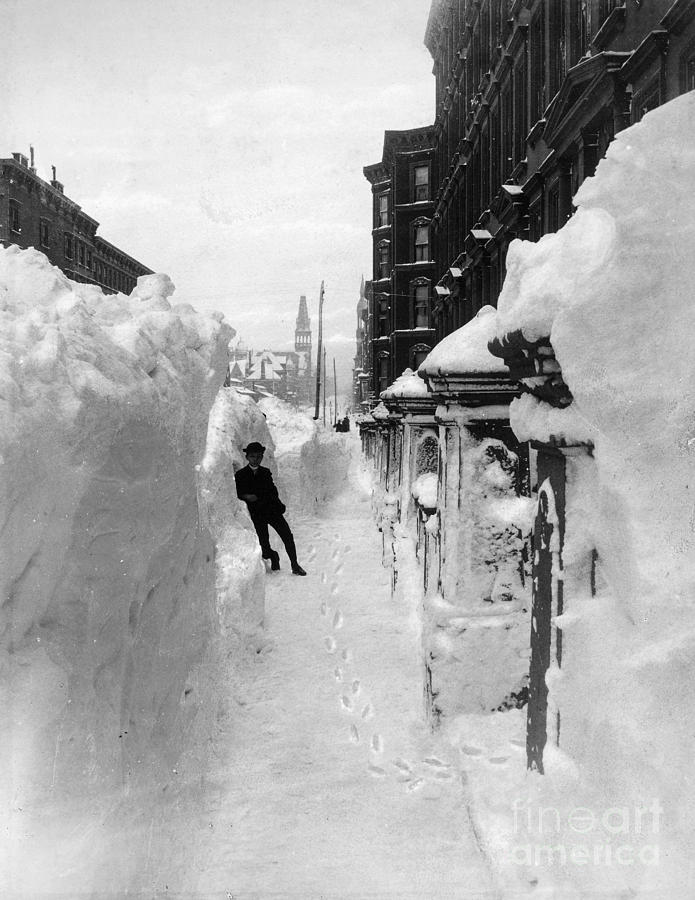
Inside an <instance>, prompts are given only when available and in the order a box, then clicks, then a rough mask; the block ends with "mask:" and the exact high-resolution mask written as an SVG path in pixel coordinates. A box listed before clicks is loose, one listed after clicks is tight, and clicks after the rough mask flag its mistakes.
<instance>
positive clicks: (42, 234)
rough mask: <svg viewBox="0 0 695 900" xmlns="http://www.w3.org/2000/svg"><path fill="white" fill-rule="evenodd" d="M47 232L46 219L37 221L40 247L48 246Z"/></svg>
mask: <svg viewBox="0 0 695 900" xmlns="http://www.w3.org/2000/svg"><path fill="white" fill-rule="evenodd" d="M49 236H50V235H49V230H48V222H47V221H46V219H40V220H39V243H40V244H41V246H42V247H48V246H50V243H49Z"/></svg>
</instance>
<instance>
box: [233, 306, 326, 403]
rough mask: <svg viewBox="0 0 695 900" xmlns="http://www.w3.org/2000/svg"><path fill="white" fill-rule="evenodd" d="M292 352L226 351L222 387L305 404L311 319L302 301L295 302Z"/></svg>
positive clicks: (236, 348)
mask: <svg viewBox="0 0 695 900" xmlns="http://www.w3.org/2000/svg"><path fill="white" fill-rule="evenodd" d="M294 346H295V349H294V350H293V351H292V350H250V349H247V348H246V347H245V346H244V345H243V344H241V343H239V344H236V345H235V346H234V347H231V348H230V351H229V354H230V355H229V370H228V374H227V380H226V382H225V384H227V385H231V386H234V387H237V386H242V387H243V388H244V389H245V390H246V391H251V392H252V393H254V394H255V395H257V396H263V395H266V394H271V395H273V396H276V397H279V398H280V399H281V400H287V401H289V402H292V403H309V402H310V401H311V400H312V398H313V393H312V391H313V379H312V371H311V347H312V343H311V319H310V318H309V312H308V309H307V303H306V297H305V296H303V295H302V296H301V297H300V298H299V310H298V313H297V321H296V327H295V333H294Z"/></svg>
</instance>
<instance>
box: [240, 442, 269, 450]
mask: <svg viewBox="0 0 695 900" xmlns="http://www.w3.org/2000/svg"><path fill="white" fill-rule="evenodd" d="M244 453H265V447H264V446H263V444H259V443H258V441H251V443H250V444H249V445H248V447H244Z"/></svg>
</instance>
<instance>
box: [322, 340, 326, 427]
mask: <svg viewBox="0 0 695 900" xmlns="http://www.w3.org/2000/svg"><path fill="white" fill-rule="evenodd" d="M323 424H324V426H325V425H326V348H325V347H324V348H323Z"/></svg>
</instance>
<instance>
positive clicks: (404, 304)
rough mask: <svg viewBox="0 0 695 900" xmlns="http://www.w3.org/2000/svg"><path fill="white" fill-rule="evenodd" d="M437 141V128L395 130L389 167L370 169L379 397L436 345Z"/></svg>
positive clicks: (387, 138)
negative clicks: (434, 175)
mask: <svg viewBox="0 0 695 900" xmlns="http://www.w3.org/2000/svg"><path fill="white" fill-rule="evenodd" d="M433 140H434V133H433V130H432V127H431V126H430V127H426V128H413V129H410V130H408V131H387V132H386V133H385V135H384V150H383V154H382V158H381V162H378V163H374V164H373V165H370V166H366V167H365V169H364V175H365V177H366V178H367V180H368V181H369V182H370V184H371V185H372V197H373V221H372V245H373V265H374V275H373V279H372V298H373V316H372V318H371V321H370V326H371V334H370V342H371V353H372V364H371V366H370V372H371V381H372V383H371V390H372V392H373V395H375V396H377V397H378V395H379V393H380V392H381V391H383V390H385V389H386V388H387V387H388V385H389V384H391V383H392V382H393V381H395V379H396V378H397V377H398V376H399V375H401V373H402V372H403V370H404V369H406V368H416V367H417V366H418V365H419V364H420V362H422V360H423V359H424V358H425V356H427V354H428V353H429V351H430V350H431V349H432V347H433V346H434V331H433V329H432V327H431V307H432V299H433V288H434V272H435V263H434V258H433V256H432V247H431V244H430V234H431V227H430V226H431V223H432V213H433V210H434V203H433V196H432V162H433V153H434V151H433Z"/></svg>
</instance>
